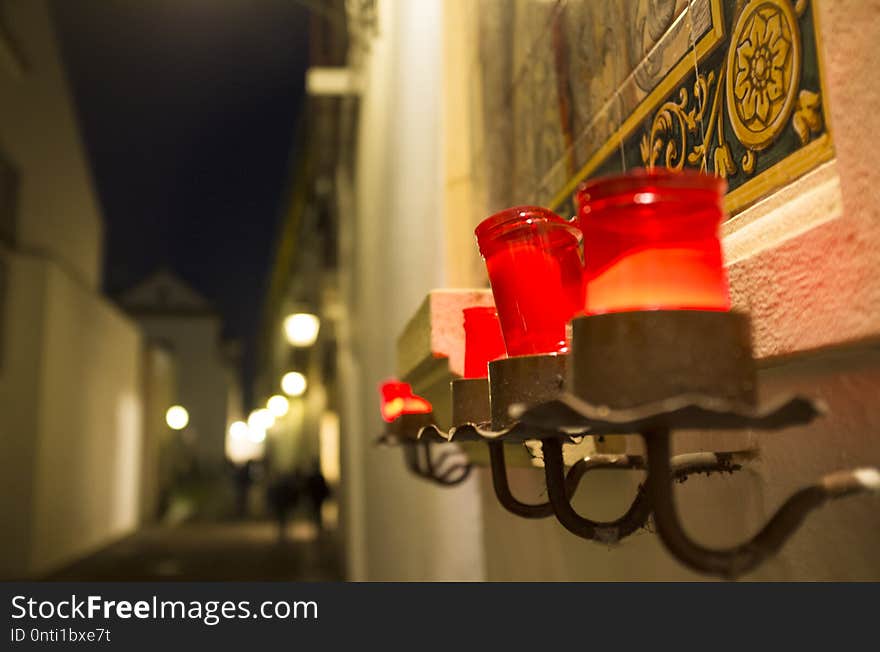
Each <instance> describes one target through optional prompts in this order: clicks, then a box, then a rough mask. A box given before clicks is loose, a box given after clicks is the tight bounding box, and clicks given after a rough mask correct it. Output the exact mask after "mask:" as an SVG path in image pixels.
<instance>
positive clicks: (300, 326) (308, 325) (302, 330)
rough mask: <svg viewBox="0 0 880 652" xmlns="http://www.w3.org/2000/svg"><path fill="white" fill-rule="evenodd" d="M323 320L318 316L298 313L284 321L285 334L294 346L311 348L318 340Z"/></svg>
mask: <svg viewBox="0 0 880 652" xmlns="http://www.w3.org/2000/svg"><path fill="white" fill-rule="evenodd" d="M320 328H321V320H320V319H318V317H317V316H316V315H312V314H309V313H306V312H298V313H296V314H293V315H288V316H287V318H286V319H285V320H284V334H285V335H286V336H287V341H288V342H290V343H291V344H292V345H293V346H311V345H312V344H314V343H315V340H316V339H318V330H319V329H320Z"/></svg>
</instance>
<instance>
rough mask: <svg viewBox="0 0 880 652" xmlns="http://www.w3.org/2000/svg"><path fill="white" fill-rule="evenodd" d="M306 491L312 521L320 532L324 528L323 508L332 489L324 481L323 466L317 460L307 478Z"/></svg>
mask: <svg viewBox="0 0 880 652" xmlns="http://www.w3.org/2000/svg"><path fill="white" fill-rule="evenodd" d="M305 490H306V496H307V498H308V499H309V506H310V507H311V511H312V519H313V520H314V522H315V525H317V526H318V529H319V530H320V529H322V528H323V526H324V523H323V518H322V516H321V507H322V506H323V505H324V501H325V500H327V498H329V497H330V487H328V486H327V481H326V480H324V475H323V474H322V473H321V466H320V464H319V463H318V461H317V460H315V462H314V463H313V464H312V469H311V471H310V472H309V474H308V476H306V480H305Z"/></svg>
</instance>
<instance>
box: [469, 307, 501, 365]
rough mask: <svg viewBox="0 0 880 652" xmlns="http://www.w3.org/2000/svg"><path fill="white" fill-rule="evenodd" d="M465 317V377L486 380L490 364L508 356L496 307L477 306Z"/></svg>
mask: <svg viewBox="0 0 880 652" xmlns="http://www.w3.org/2000/svg"><path fill="white" fill-rule="evenodd" d="M462 314H463V315H464V377H465V378H486V377H487V376H488V375H489V367H488V365H489V363H490V362H492V360H497V359H498V358H503V357H504V356H505V354H506V350H505V348H504V336H503V335H502V334H501V322H499V321H498V310H496V308H495V306H475V307H472V308H465V309H464V310H462Z"/></svg>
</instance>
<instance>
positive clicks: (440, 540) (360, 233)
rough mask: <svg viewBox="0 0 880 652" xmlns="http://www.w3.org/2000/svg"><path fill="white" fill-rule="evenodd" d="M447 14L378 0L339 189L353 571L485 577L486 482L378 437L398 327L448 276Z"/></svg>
mask: <svg viewBox="0 0 880 652" xmlns="http://www.w3.org/2000/svg"><path fill="white" fill-rule="evenodd" d="M441 18H442V16H441V3H440V2H439V0H424V1H421V2H394V1H392V0H384V1H382V2H380V3H379V36H378V37H377V38H376V39H374V40H372V41H371V43H370V50H369V54H368V55H367V57H366V61H365V64H364V67H363V75H364V77H363V82H364V93H363V95H362V97H361V106H360V111H361V113H360V119H359V141H358V144H357V151H358V160H357V170H356V176H357V180H356V187H355V188H354V189H353V191H354V194H353V196H349V197H341V198H340V201H341V205H342V206H343V219H344V220H347V221H345V222H344V223H343V224H342V225H341V227H340V229H341V239H342V243H341V246H342V249H343V252H342V256H341V260H342V266H343V268H342V270H341V286H342V293H343V296H344V297H345V303H346V306H347V311H348V312H347V315H346V317H345V318H344V319H343V321H342V323H341V324H340V327H339V330H340V340H339V346H340V353H339V356H340V379H339V387H340V390H341V391H342V392H344V395H343V396H342V404H343V406H344V409H343V410H342V415H341V418H342V424H341V428H342V478H343V487H342V492H343V496H344V500H343V504H342V510H343V515H342V516H343V530H344V532H345V536H346V544H347V545H346V549H347V552H348V574H349V577H350V578H351V579H354V580H441V579H443V580H453V579H455V580H479V579H482V577H483V560H482V546H481V543H480V528H479V522H480V515H479V500H478V496H477V493H476V486H475V484H474V483H472V482H468V483H466V484H465V485H463V486H461V487H458V488H456V489H451V490H438V489H437V488H436V487H433V486H428V485H427V484H426V483H424V482H419V481H416V480H414V479H413V478H412V477H411V476H409V475H408V474H407V472H406V471H405V470H404V467H403V465H402V461H401V459H400V452H399V451H396V450H389V449H384V448H377V447H376V446H375V445H374V444H373V439H374V438H375V437H376V435H377V434H378V432H379V430H380V418H379V409H378V389H377V386H378V383H379V382H380V381H381V380H382V379H383V378H384V377H387V376H390V375H392V374H393V373H394V369H395V361H394V349H395V341H396V338H397V334H398V333H399V332H400V331H401V330H402V329H403V326H404V324H405V323H406V320H407V319H408V318H409V317H410V316H411V315H412V313H413V312H414V311H415V310H416V308H417V307H418V305H419V303H420V302H421V300H422V298H423V297H424V295H425V294H426V293H427V292H428V290H430V289H431V288H433V287H438V286H442V285H443V284H444V279H445V272H444V264H443V250H444V247H443V243H444V235H443V233H444V230H443V219H442V215H443V213H442V192H441V159H440V157H441V147H440V134H439V131H438V129H437V127H438V125H439V119H440V116H439V106H440V88H441V73H442V67H441V64H442V62H441V59H442V53H441V43H440V41H441V32H440V30H439V29H438V25H439V23H440V21H441ZM343 192H344V190H343ZM352 202H353V203H352ZM346 207H349V210H346Z"/></svg>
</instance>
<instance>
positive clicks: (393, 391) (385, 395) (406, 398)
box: [379, 380, 433, 423]
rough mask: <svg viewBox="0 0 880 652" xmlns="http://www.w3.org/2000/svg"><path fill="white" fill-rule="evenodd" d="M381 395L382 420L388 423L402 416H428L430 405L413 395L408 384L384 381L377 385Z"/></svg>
mask: <svg viewBox="0 0 880 652" xmlns="http://www.w3.org/2000/svg"><path fill="white" fill-rule="evenodd" d="M379 392H380V394H381V395H382V407H381V410H382V418H383V419H385V421H387V422H388V423H391V422H392V421H394V420H395V419H396V418H397V417H399V416H400V415H402V414H428V413H429V412H431V411H432V409H433V408H432V406H431V404H430V403H429V402H428V401H427V400H426V399H423V398H422V397H421V396H416V395H415V394H413V390H412V387H411V386H410V384H409V383H404V382H401V381H399V380H386V381H385V382H383V383H382V384H381V385H379Z"/></svg>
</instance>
